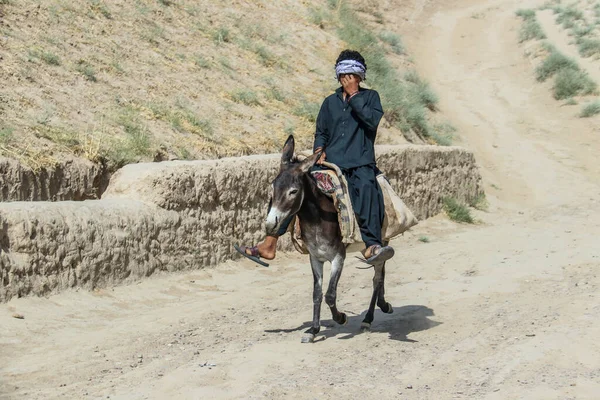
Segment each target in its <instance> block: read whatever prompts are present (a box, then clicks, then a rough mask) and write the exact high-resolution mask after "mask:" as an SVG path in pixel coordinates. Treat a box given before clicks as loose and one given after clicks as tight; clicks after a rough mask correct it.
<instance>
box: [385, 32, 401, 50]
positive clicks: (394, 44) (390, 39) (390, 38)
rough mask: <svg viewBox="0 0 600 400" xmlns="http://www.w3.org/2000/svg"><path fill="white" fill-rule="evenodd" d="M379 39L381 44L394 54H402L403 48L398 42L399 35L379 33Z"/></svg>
mask: <svg viewBox="0 0 600 400" xmlns="http://www.w3.org/2000/svg"><path fill="white" fill-rule="evenodd" d="M379 39H380V40H381V41H382V42H384V43H387V44H388V45H389V46H390V47H391V48H392V51H393V52H394V53H396V54H404V46H403V45H402V41H401V40H400V35H398V34H396V33H393V32H381V33H380V34H379Z"/></svg>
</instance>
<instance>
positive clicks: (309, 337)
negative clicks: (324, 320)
mask: <svg viewBox="0 0 600 400" xmlns="http://www.w3.org/2000/svg"><path fill="white" fill-rule="evenodd" d="M310 266H311V268H312V272H313V279H314V283H313V323H312V326H311V327H310V328H309V329H308V330H307V331H306V332H304V336H303V337H302V343H312V342H314V340H315V335H316V334H317V333H319V331H320V330H321V322H320V321H321V303H322V301H323V262H322V261H319V260H317V259H316V258H314V257H313V256H312V255H311V256H310Z"/></svg>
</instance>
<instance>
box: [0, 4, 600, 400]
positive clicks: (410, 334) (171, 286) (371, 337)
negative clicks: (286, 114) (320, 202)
mask: <svg viewBox="0 0 600 400" xmlns="http://www.w3.org/2000/svg"><path fill="white" fill-rule="evenodd" d="M432 3H433V2H415V4H417V5H419V6H422V7H415V10H416V11H415V13H414V14H413V17H412V18H411V19H410V20H408V21H406V22H405V30H406V34H405V41H406V44H407V46H408V47H409V51H410V52H411V53H412V54H414V58H415V60H416V62H417V64H418V65H419V70H420V71H421V72H422V74H423V75H424V76H425V77H427V78H428V79H429V80H430V82H431V83H432V86H433V87H434V89H435V90H436V91H437V92H438V93H439V94H440V97H441V104H440V107H441V109H442V110H443V112H444V113H445V114H446V115H448V116H449V117H451V119H452V123H453V124H455V125H456V126H457V127H458V128H459V132H460V135H461V142H460V143H459V144H460V145H463V146H465V147H468V148H470V149H472V150H473V151H474V152H475V154H476V157H477V159H478V162H479V163H480V165H481V167H482V173H483V175H484V180H485V185H486V189H487V193H488V199H489V202H490V207H489V209H488V211H487V212H477V213H476V216H477V218H478V219H479V221H480V222H479V223H478V224H476V225H475V226H465V225H459V224H455V223H452V222H450V221H448V220H447V219H445V218H444V217H443V216H438V217H436V218H433V219H430V220H427V221H424V222H422V223H421V224H419V225H418V226H416V227H415V228H413V229H412V230H411V232H409V233H407V234H406V235H404V237H402V238H400V239H398V240H396V241H394V242H393V243H392V244H393V246H394V247H395V248H396V251H397V255H396V257H395V258H394V260H393V262H391V263H390V265H389V267H388V274H387V281H386V297H387V300H388V301H389V302H390V303H392V304H393V306H394V309H395V312H394V313H393V314H390V315H384V314H382V313H381V312H380V311H377V313H376V316H375V318H376V319H375V322H374V324H373V329H372V332H371V333H364V334H361V333H359V326H360V322H361V320H362V318H363V316H364V313H365V310H366V307H367V305H368V301H369V298H370V292H371V291H370V285H371V282H370V280H371V277H372V275H371V272H370V271H364V270H358V269H356V268H355V267H356V266H358V264H357V262H356V261H352V257H350V258H349V261H348V263H347V265H346V269H345V271H344V274H343V275H342V279H341V282H340V290H339V292H338V305H339V308H340V309H341V310H342V311H345V312H347V313H348V315H349V317H350V318H349V323H348V325H346V326H343V327H340V326H337V325H336V324H335V323H333V322H332V321H331V319H330V315H328V313H327V309H326V307H324V308H323V317H324V319H323V325H324V327H323V329H322V331H321V334H320V335H319V336H318V339H317V341H316V342H315V343H314V344H310V345H307V344H301V343H300V338H301V336H302V332H303V330H305V329H306V328H307V326H308V324H309V321H310V320H311V313H312V310H311V308H312V300H311V286H312V277H311V273H310V268H309V265H308V262H307V259H306V258H305V257H303V256H300V255H299V254H286V255H281V256H280V257H279V258H278V260H277V262H273V263H272V265H271V268H269V269H264V268H260V267H256V266H255V265H254V264H252V263H250V262H246V261H243V262H235V263H234V262H231V263H226V264H223V265H220V266H219V267H218V268H216V269H214V270H206V271H197V272H193V273H186V274H173V275H170V276H158V277H152V278H149V279H148V280H146V281H144V282H142V283H140V284H138V285H133V286H125V287H117V288H115V289H113V290H101V291H95V292H92V293H89V292H85V291H79V292H69V293H63V294H60V295H57V296H52V297H51V298H49V299H40V298H27V299H17V300H13V301H11V302H10V303H8V304H4V305H1V306H0V398H1V399H13V398H14V399H71V398H72V399H80V398H111V399H115V398H116V399H164V398H171V399H199V398H209V399H238V398H244V399H259V398H267V399H281V398H294V399H317V398H351V399H355V398H367V399H376V398H377V399H382V398H385V399H388V398H390V399H391V398H407V399H597V398H600V344H599V342H598V340H597V338H598V337H600V325H599V324H598V320H599V318H600V293H599V291H598V289H599V285H600V278H599V276H598V274H599V267H600V245H599V242H598V237H599V236H600V201H599V199H600V197H599V194H600V187H599V184H598V183H599V182H600V163H598V162H597V150H598V148H600V135H598V126H599V125H598V121H597V120H590V119H586V120H583V119H579V118H577V117H576V114H577V110H575V109H574V108H567V107H561V104H560V103H559V102H556V101H555V100H553V99H552V96H551V94H550V92H549V90H548V87H547V86H544V85H541V84H538V83H536V82H535V79H534V77H533V70H532V66H531V64H530V62H529V61H528V59H527V58H526V57H525V56H524V55H523V49H522V48H521V47H519V45H518V40H517V33H518V28H519V20H518V19H517V18H516V17H515V16H514V11H515V10H516V9H517V8H520V7H526V6H528V5H534V6H535V5H539V4H540V3H539V2H531V3H530V4H528V3H527V2H522V1H508V0H497V1H485V2H483V1H479V0H470V1H465V0H456V1H448V2H445V3H444V4H443V5H439V4H438V5H436V4H432ZM422 235H426V236H427V237H429V239H430V240H431V241H430V243H421V242H419V241H418V240H417V239H418V238H419V237H420V236H422ZM13 313H19V314H22V315H23V316H24V317H25V318H24V319H15V318H12V317H11V315H12V314H13Z"/></svg>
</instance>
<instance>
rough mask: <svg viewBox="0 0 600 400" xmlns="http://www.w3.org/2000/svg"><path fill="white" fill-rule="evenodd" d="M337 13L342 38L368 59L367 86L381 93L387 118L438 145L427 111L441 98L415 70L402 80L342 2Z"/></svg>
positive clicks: (433, 107) (374, 37) (373, 37)
mask: <svg viewBox="0 0 600 400" xmlns="http://www.w3.org/2000/svg"><path fill="white" fill-rule="evenodd" d="M338 10H339V11H338V14H339V19H340V26H339V28H338V32H339V36H340V37H341V38H344V40H345V41H346V42H347V43H348V44H349V45H350V47H353V48H356V49H358V50H359V51H360V52H361V53H362V54H363V55H364V56H365V58H366V59H367V60H368V61H367V64H368V70H369V71H368V73H367V74H368V83H369V84H370V85H371V86H372V87H374V88H376V89H377V90H378V91H379V93H380V94H381V97H382V101H383V103H384V104H385V108H386V119H387V120H388V121H389V122H390V123H392V124H393V125H395V126H397V127H398V128H400V130H402V131H403V132H407V131H413V132H415V133H416V134H417V135H419V136H421V137H422V138H425V139H430V140H431V141H433V142H435V140H436V139H437V138H438V136H436V135H435V131H434V130H433V128H432V125H431V123H430V121H429V118H428V113H427V111H428V110H435V108H436V104H437V101H438V99H437V96H436V95H435V94H434V93H433V92H432V90H431V89H430V87H429V85H428V84H427V83H426V82H425V81H424V80H422V79H421V78H420V77H419V75H418V74H417V73H416V72H415V71H411V72H408V73H407V74H406V75H405V76H404V79H402V77H401V76H399V74H398V72H397V70H396V68H394V67H393V66H392V65H391V63H390V61H389V60H388V59H387V57H386V52H385V49H384V47H383V46H381V45H379V43H378V41H377V37H376V36H375V35H374V34H373V33H372V32H371V31H369V30H367V29H366V28H365V27H364V24H363V23H362V22H361V21H360V20H359V19H358V18H357V16H356V14H355V12H354V11H353V10H352V9H350V8H349V7H348V6H347V5H346V3H345V2H340V5H339V6H338ZM388 43H389V41H388ZM446 143H447V140H446V141H444V144H446Z"/></svg>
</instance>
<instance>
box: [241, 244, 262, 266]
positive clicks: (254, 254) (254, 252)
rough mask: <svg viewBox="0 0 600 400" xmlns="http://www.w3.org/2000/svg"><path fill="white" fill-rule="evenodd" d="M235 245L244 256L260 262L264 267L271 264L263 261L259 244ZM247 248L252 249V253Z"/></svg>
mask: <svg viewBox="0 0 600 400" xmlns="http://www.w3.org/2000/svg"><path fill="white" fill-rule="evenodd" d="M233 247H234V248H235V249H236V250H237V251H238V253H240V254H241V255H243V256H244V257H246V258H248V259H250V260H252V261H254V262H255V263H257V264H260V265H262V266H263V267H268V266H269V264H267V263H266V262H264V261H261V259H260V254H259V252H258V247H257V246H252V247H246V246H238V245H237V244H234V245H233ZM246 250H250V254H248V253H247V252H246Z"/></svg>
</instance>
